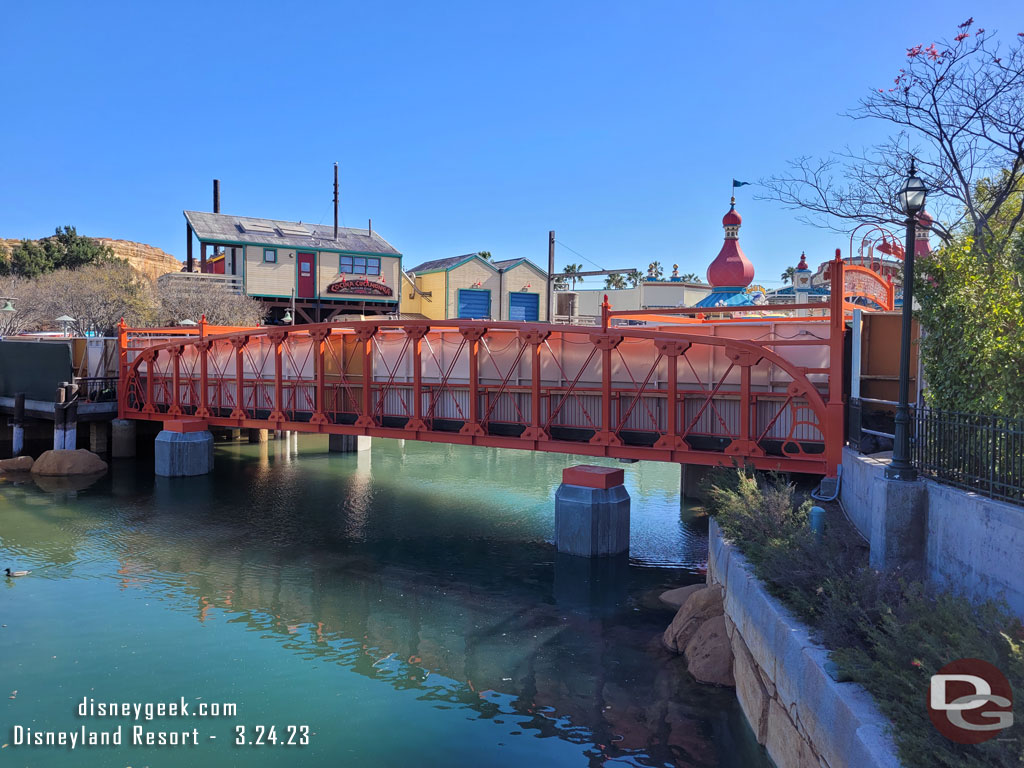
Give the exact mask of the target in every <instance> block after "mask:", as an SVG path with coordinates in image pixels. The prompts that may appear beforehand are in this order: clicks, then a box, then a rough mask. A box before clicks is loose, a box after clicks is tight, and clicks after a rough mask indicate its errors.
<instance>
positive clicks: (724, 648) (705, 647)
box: [684, 616, 736, 688]
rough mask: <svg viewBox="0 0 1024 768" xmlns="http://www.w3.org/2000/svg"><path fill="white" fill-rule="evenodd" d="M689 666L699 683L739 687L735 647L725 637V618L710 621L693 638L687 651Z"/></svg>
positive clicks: (701, 626)
mask: <svg viewBox="0 0 1024 768" xmlns="http://www.w3.org/2000/svg"><path fill="white" fill-rule="evenodd" d="M684 654H685V656H686V666H687V669H689V670H690V674H691V675H693V676H694V677H695V678H696V679H697V682H699V683H710V684H712V685H727V686H729V687H730V688H732V687H734V686H735V685H736V681H735V680H734V679H733V676H732V647H731V646H730V644H729V638H728V637H727V636H726V634H725V616H715V617H714V618H711V619H708V620H707V621H705V622H704V623H703V624H701V625H700V627H699V628H698V629H697V631H696V632H695V633H694V635H693V637H691V638H690V642H688V643H687V644H686V650H685V651H684Z"/></svg>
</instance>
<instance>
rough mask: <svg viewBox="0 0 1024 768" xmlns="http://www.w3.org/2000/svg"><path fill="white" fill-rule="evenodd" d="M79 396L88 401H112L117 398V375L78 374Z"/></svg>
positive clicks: (76, 378) (76, 380)
mask: <svg viewBox="0 0 1024 768" xmlns="http://www.w3.org/2000/svg"><path fill="white" fill-rule="evenodd" d="M75 384H77V385H78V396H79V398H81V399H82V400H84V401H85V402H87V403H112V402H115V401H116V400H117V376H76V377H75Z"/></svg>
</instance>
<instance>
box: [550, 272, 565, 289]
mask: <svg viewBox="0 0 1024 768" xmlns="http://www.w3.org/2000/svg"><path fill="white" fill-rule="evenodd" d="M552 283H553V285H552V287H553V288H554V289H555V290H556V291H567V290H569V278H567V277H566V276H565V275H555V277H554V280H552Z"/></svg>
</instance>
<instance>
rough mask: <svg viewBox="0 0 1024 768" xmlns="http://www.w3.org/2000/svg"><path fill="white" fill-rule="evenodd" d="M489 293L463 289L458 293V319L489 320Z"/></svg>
mask: <svg viewBox="0 0 1024 768" xmlns="http://www.w3.org/2000/svg"><path fill="white" fill-rule="evenodd" d="M490 316H491V292H490V291H476V290H473V289H471V288H463V289H461V290H460V291H459V317H460V318H462V319H476V318H489V317H490Z"/></svg>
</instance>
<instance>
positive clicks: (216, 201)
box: [213, 179, 220, 213]
mask: <svg viewBox="0 0 1024 768" xmlns="http://www.w3.org/2000/svg"><path fill="white" fill-rule="evenodd" d="M213 212H214V213H220V179H214V180H213Z"/></svg>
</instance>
